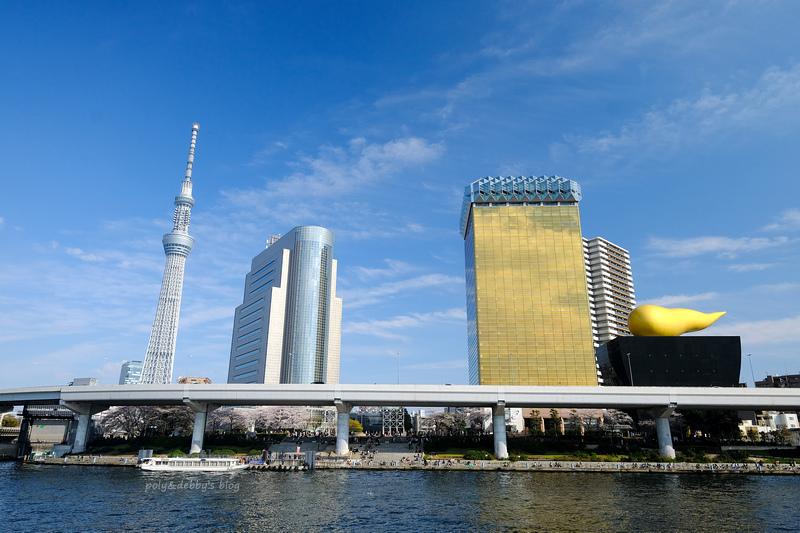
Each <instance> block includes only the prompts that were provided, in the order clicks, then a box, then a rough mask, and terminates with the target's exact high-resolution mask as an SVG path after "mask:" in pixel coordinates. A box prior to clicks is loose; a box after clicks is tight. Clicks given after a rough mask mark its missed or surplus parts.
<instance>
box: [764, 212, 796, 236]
mask: <svg viewBox="0 0 800 533" xmlns="http://www.w3.org/2000/svg"><path fill="white" fill-rule="evenodd" d="M764 229H765V230H766V231H791V230H796V229H800V209H797V208H796V207H793V208H792V209H787V210H786V211H784V212H783V213H781V215H780V216H779V217H778V221H777V222H775V223H774V224H770V225H769V226H766V227H765V228H764Z"/></svg>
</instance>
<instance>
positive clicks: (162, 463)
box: [139, 457, 248, 472]
mask: <svg viewBox="0 0 800 533" xmlns="http://www.w3.org/2000/svg"><path fill="white" fill-rule="evenodd" d="M247 466H248V465H247V463H245V461H244V459H238V458H235V457H220V458H216V457H209V458H207V459H198V458H194V457H148V458H147V459H143V460H142V462H141V463H139V468H141V469H142V470H154V471H160V472H233V471H235V470H244V469H245V468H247Z"/></svg>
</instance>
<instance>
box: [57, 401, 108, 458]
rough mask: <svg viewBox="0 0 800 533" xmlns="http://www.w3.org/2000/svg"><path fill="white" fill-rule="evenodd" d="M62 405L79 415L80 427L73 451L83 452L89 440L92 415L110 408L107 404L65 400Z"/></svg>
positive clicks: (76, 432)
mask: <svg viewBox="0 0 800 533" xmlns="http://www.w3.org/2000/svg"><path fill="white" fill-rule="evenodd" d="M60 404H61V405H63V406H64V407H66V408H67V409H69V410H70V411H72V412H73V413H75V414H77V415H78V429H77V430H76V431H75V442H74V443H73V444H72V453H83V452H85V451H86V445H87V444H88V440H89V423H90V422H91V421H92V416H93V415H96V414H97V413H100V412H102V411H105V410H106V409H108V406H107V405H94V404H91V403H75V402H65V401H64V400H61V402H60Z"/></svg>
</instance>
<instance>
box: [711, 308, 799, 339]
mask: <svg viewBox="0 0 800 533" xmlns="http://www.w3.org/2000/svg"><path fill="white" fill-rule="evenodd" d="M712 328H713V333H714V335H721V336H727V335H732V336H740V337H741V338H742V343H743V344H783V343H789V342H800V315H798V316H794V317H790V318H779V319H777V320H759V321H755V322H739V323H738V324H730V325H720V326H712V327H711V328H709V331H712Z"/></svg>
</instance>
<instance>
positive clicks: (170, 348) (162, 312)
mask: <svg viewBox="0 0 800 533" xmlns="http://www.w3.org/2000/svg"><path fill="white" fill-rule="evenodd" d="M199 129H200V125H199V124H197V123H195V124H192V142H191V145H190V146H189V161H188V162H187V164H186V177H185V178H184V180H183V182H182V183H181V193H180V194H179V195H178V196H176V197H175V216H174V217H173V219H172V221H173V224H172V231H171V232H170V233H167V234H166V235H164V238H163V239H162V242H163V243H164V253H165V254H166V255H167V265H166V266H165V267H164V279H163V280H162V282H161V295H160V296H159V297H158V309H156V318H155V320H153V330H152V331H151V332H150V342H149V343H148V345H147V355H145V358H144V366H143V367H142V379H141V381H140V382H139V383H141V384H144V385H150V384H169V383H171V382H172V367H173V364H174V362H175V340H176V339H177V337H178V318H179V316H180V313H181V292H182V291H183V269H184V266H185V265H186V258H187V257H188V256H189V252H191V251H192V247H193V246H194V237H192V236H190V235H189V219H190V218H191V215H192V206H194V198H192V165H193V164H194V145H195V142H196V141H197V130H199Z"/></svg>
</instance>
